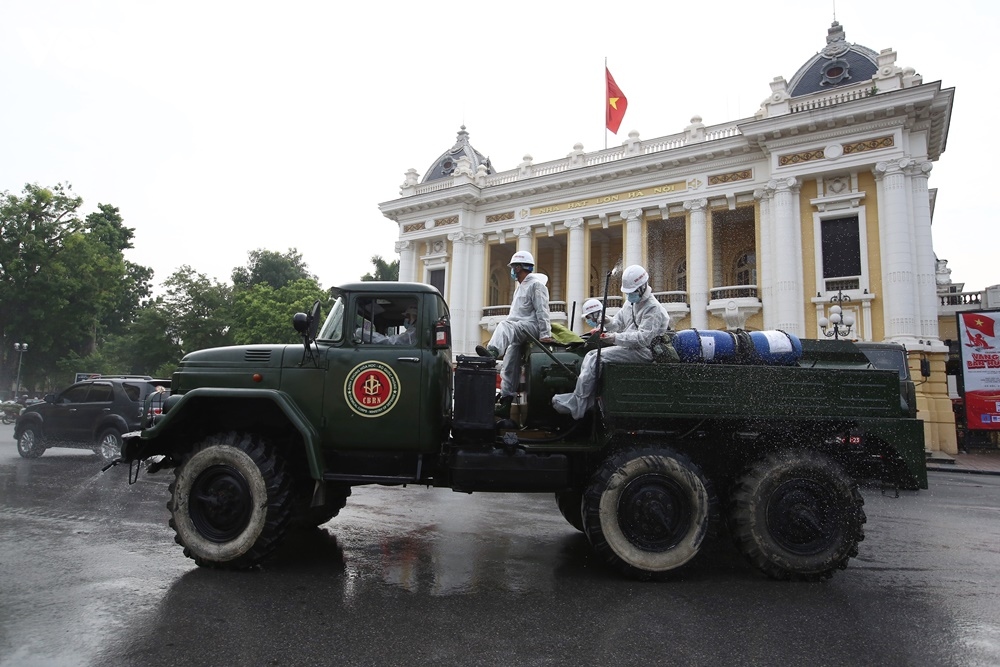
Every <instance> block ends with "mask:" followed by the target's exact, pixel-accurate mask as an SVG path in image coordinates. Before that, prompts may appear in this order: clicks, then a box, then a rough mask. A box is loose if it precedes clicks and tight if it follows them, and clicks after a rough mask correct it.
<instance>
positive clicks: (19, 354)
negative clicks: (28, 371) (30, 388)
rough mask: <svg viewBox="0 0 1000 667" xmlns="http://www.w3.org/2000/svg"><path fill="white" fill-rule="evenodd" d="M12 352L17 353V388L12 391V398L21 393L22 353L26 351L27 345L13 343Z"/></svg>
mask: <svg viewBox="0 0 1000 667" xmlns="http://www.w3.org/2000/svg"><path fill="white" fill-rule="evenodd" d="M14 351H16V352H17V388H16V389H15V390H14V398H17V395H18V394H20V393H21V362H22V361H24V353H25V352H27V351H28V344H27V343H14Z"/></svg>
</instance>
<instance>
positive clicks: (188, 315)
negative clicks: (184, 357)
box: [158, 264, 232, 354]
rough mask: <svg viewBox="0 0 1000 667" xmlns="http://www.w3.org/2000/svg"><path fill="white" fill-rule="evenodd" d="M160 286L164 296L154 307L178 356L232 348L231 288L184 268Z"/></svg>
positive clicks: (188, 267) (185, 266) (184, 266)
mask: <svg viewBox="0 0 1000 667" xmlns="http://www.w3.org/2000/svg"><path fill="white" fill-rule="evenodd" d="M163 286H164V287H165V288H166V294H165V296H164V297H163V298H162V299H160V300H159V301H158V305H159V307H160V308H161V309H162V311H163V315H164V321H165V323H166V326H167V331H166V333H167V338H168V340H170V341H171V343H173V344H174V345H177V346H178V348H179V349H180V350H181V352H182V354H183V353H186V352H191V351H192V350H201V349H203V348H206V347H219V346H221V345H231V344H232V337H231V336H230V333H229V326H230V323H231V322H232V317H231V315H230V297H231V295H232V288H231V287H229V286H228V285H225V284H223V283H220V282H217V281H214V280H209V278H208V277H207V276H206V275H205V274H203V273H196V272H195V270H194V269H192V268H191V267H190V266H188V265H187V264H185V265H183V266H181V267H180V268H179V269H177V270H176V271H175V272H174V273H173V274H171V276H170V277H169V278H167V279H166V280H165V281H164V282H163Z"/></svg>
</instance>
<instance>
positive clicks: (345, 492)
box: [291, 484, 351, 530]
mask: <svg viewBox="0 0 1000 667" xmlns="http://www.w3.org/2000/svg"><path fill="white" fill-rule="evenodd" d="M350 495H351V486H350V485H349V484H327V485H326V502H325V503H324V504H322V505H320V506H318V507H310V506H309V502H310V501H311V500H312V495H311V494H305V493H302V492H301V491H300V494H299V500H298V502H297V504H296V506H295V509H294V511H293V512H292V520H291V527H292V528H294V529H298V530H308V529H310V528H317V527H319V526H322V525H323V524H324V523H326V522H327V521H329V520H330V519H332V518H334V517H335V516H337V515H338V514H340V510H342V509H344V507H345V506H346V505H347V499H348V498H349V497H350Z"/></svg>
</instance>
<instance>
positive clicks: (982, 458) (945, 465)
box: [927, 449, 1000, 475]
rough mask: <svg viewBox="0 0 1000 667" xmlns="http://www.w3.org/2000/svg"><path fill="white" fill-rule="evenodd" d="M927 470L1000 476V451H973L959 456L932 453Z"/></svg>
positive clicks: (961, 453) (928, 459)
mask: <svg viewBox="0 0 1000 667" xmlns="http://www.w3.org/2000/svg"><path fill="white" fill-rule="evenodd" d="M927 470H935V471H939V472H966V473H973V474H976V475H1000V450H997V449H988V450H983V449H973V450H972V451H970V452H968V453H964V452H960V453H958V454H945V453H944V452H931V453H930V455H929V456H928V457H927Z"/></svg>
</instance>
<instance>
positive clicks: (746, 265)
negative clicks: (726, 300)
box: [736, 252, 757, 285]
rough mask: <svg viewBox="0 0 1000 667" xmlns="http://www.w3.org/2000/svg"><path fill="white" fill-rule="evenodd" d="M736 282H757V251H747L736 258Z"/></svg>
mask: <svg viewBox="0 0 1000 667" xmlns="http://www.w3.org/2000/svg"><path fill="white" fill-rule="evenodd" d="M736 284H737V285H756V284H757V253H755V252H745V253H742V254H741V255H740V256H739V257H737V258H736Z"/></svg>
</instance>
